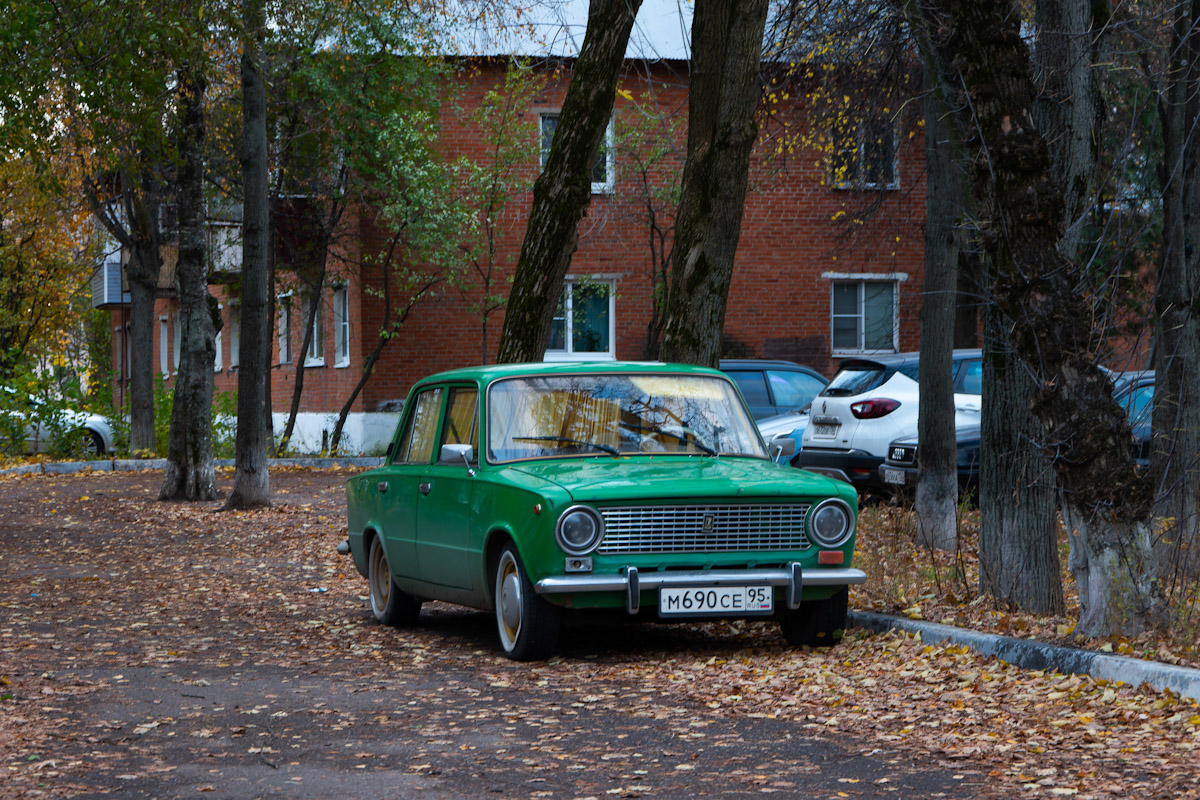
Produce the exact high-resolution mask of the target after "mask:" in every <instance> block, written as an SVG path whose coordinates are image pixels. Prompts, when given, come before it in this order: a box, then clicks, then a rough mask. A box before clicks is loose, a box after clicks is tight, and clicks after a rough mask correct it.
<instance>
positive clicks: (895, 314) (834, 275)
mask: <svg viewBox="0 0 1200 800" xmlns="http://www.w3.org/2000/svg"><path fill="white" fill-rule="evenodd" d="M821 277H822V278H825V279H826V280H828V281H829V352H830V355H832V356H835V357H837V356H858V355H875V354H882V353H896V352H899V342H900V284H901V283H904V282H905V281H907V280H908V273H906V272H887V273H879V272H825V273H823V274H822V275H821ZM839 283H857V284H859V292H858V313H857V316H858V318H859V319H860V320H863V322H862V324H860V325H859V326H858V345H859V346H858V347H857V348H845V347H835V346H834V343H833V321H834V316H835V315H834V313H833V289H834V286H835V284H839ZM867 283H890V284H891V285H892V346H891V348H889V349H867V348H866V347H864V344H865V337H866V331H867V326H866V321H865V319H863V318H864V316H865V314H866V311H865V309H864V308H863V305H864V303H863V286H864V285H865V284H867ZM838 316H844V315H838Z"/></svg>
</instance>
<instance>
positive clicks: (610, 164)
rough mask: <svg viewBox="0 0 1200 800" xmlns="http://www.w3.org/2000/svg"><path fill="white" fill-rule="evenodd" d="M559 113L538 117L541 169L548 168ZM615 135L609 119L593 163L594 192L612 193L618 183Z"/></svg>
mask: <svg viewBox="0 0 1200 800" xmlns="http://www.w3.org/2000/svg"><path fill="white" fill-rule="evenodd" d="M558 117H559V115H558V114H542V115H541V116H540V117H539V118H538V122H539V125H538V131H539V145H540V147H539V149H540V163H539V169H545V168H546V160H547V159H548V158H549V157H550V144H551V142H553V141H554V131H555V129H556V128H558ZM615 153H616V147H615V137H614V134H613V122H612V120H611V119H609V121H608V127H607V128H605V129H604V139H603V140H602V141H601V142H600V152H599V153H597V154H596V163H595V164H593V165H592V194H612V192H613V187H614V186H615V185H616V181H615V180H614V176H615V175H616V169H615V163H614V162H615V159H614V155H615Z"/></svg>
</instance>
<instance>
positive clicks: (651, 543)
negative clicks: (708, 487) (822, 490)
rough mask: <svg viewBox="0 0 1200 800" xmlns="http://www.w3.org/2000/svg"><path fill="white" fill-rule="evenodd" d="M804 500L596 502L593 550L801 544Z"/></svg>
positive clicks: (804, 538)
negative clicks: (598, 523) (598, 521)
mask: <svg viewBox="0 0 1200 800" xmlns="http://www.w3.org/2000/svg"><path fill="white" fill-rule="evenodd" d="M807 514H808V504H807V503H805V504H797V505H745V506H742V505H739V506H633V507H628V508H602V509H600V516H602V517H603V518H604V539H603V540H602V541H601V542H600V546H599V547H598V548H597V549H596V552H597V553H696V552H701V553H704V552H708V553H711V552H725V551H731V550H807V549H808V547H809V541H808V537H807V536H806V535H805V532H804V531H805V529H804V518H805V516H806V515H807Z"/></svg>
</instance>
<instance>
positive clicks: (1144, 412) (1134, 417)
mask: <svg viewBox="0 0 1200 800" xmlns="http://www.w3.org/2000/svg"><path fill="white" fill-rule="evenodd" d="M1153 402H1154V384H1152V383H1151V384H1148V385H1146V386H1139V387H1137V388H1136V389H1134V390H1133V391H1132V392H1129V393H1128V394H1126V395H1125V396H1124V397H1122V398H1121V400H1120V403H1121V405H1122V406H1123V407H1124V408H1125V413H1126V414H1128V415H1129V424H1130V425H1134V426H1137V425H1144V424H1146V423H1148V422H1149V421H1150V416H1151V414H1152V409H1153V406H1152V405H1151V404H1152V403H1153Z"/></svg>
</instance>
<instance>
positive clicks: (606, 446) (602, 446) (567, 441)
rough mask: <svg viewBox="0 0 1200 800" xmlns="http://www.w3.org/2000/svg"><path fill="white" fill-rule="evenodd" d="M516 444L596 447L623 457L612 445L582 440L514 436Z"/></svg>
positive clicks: (562, 437)
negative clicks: (541, 443)
mask: <svg viewBox="0 0 1200 800" xmlns="http://www.w3.org/2000/svg"><path fill="white" fill-rule="evenodd" d="M513 441H514V442H558V443H560V444H578V445H583V446H584V447H594V448H596V449H597V450H603V451H604V452H606V453H612V454H613V455H614V456H619V455H621V451H620V450H618V449H617V448H615V447H613V446H612V445H611V444H600V443H599V442H585V441H584V440H582V439H568V438H567V437H565V436H514V437H513Z"/></svg>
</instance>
